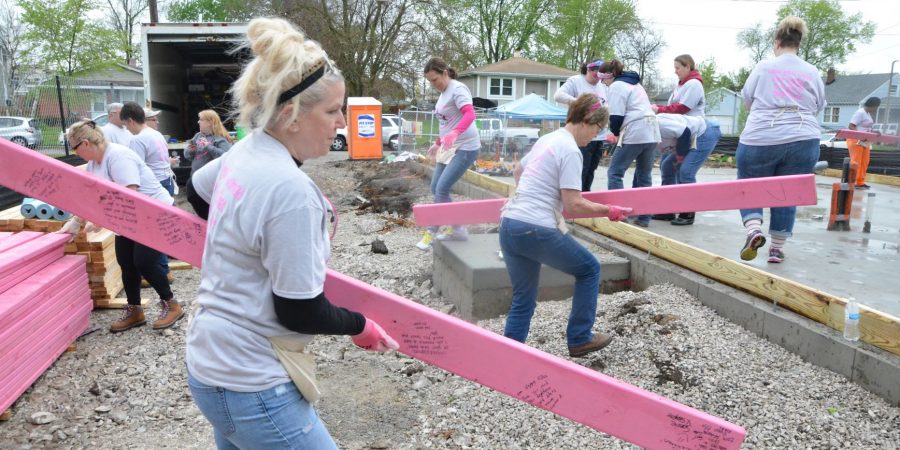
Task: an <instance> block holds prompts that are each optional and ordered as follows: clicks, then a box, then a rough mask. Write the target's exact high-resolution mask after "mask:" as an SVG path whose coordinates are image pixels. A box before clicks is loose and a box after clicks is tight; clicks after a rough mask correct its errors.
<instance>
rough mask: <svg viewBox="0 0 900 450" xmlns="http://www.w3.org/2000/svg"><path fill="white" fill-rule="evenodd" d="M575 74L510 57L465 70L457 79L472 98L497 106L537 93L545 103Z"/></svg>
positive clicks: (524, 59)
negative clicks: (486, 100) (489, 101)
mask: <svg viewBox="0 0 900 450" xmlns="http://www.w3.org/2000/svg"><path fill="white" fill-rule="evenodd" d="M576 73H577V72H575V71H572V70H568V69H562V68H559V67H556V66H551V65H549V64H544V63H539V62H537V61H532V60H530V59H526V58H519V57H513V58H509V59H505V60H503V61H499V62H496V63H493V64H488V65H485V66H481V67H476V68H474V69H471V70H466V71H464V72H462V73H460V74H459V75H458V77H457V79H458V80H459V81H460V82H462V83H463V84H465V85H466V86H468V87H469V90H470V91H472V96H473V97H481V98H486V99H488V100H493V101H496V102H497V104H498V105H502V104H504V103H509V102H511V101H513V100H518V99H520V98H522V97H524V96H526V95H528V94H537V95H539V96H541V97H543V98H544V99H545V100H549V99H552V98H553V94H555V93H556V90H557V89H559V87H560V86H562V85H563V83H565V82H566V80H567V79H568V78H569V77H571V76H572V75H575V74H576Z"/></svg>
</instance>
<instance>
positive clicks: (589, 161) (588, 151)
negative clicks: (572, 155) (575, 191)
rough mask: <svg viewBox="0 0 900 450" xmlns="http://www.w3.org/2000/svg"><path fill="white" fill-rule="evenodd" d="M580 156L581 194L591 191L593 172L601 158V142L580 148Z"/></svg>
mask: <svg viewBox="0 0 900 450" xmlns="http://www.w3.org/2000/svg"><path fill="white" fill-rule="evenodd" d="M579 150H581V156H582V162H583V165H582V166H581V192H588V191H590V190H591V184H593V183H594V172H595V171H596V170H597V166H599V165H600V158H602V157H603V141H591V142H589V143H588V145H585V146H584V147H581V148H580V149H579Z"/></svg>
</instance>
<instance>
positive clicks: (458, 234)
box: [434, 227, 469, 241]
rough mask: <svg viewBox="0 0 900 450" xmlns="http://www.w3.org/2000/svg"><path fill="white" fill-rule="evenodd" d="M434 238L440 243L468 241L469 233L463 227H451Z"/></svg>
mask: <svg viewBox="0 0 900 450" xmlns="http://www.w3.org/2000/svg"><path fill="white" fill-rule="evenodd" d="M434 238H435V239H437V240H439V241H468V240H469V231H468V230H466V229H465V228H463V227H459V228H456V227H450V228H447V229H446V230H444V231H442V232H440V233H438V234H437V236H435V237H434Z"/></svg>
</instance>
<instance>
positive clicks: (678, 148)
mask: <svg viewBox="0 0 900 450" xmlns="http://www.w3.org/2000/svg"><path fill="white" fill-rule="evenodd" d="M690 151H691V129H690V128H687V127H685V128H684V133H681V136H678V139H677V140H676V141H675V154H676V155H679V156H685V155H687V154H688V152H690Z"/></svg>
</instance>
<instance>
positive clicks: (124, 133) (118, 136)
mask: <svg viewBox="0 0 900 450" xmlns="http://www.w3.org/2000/svg"><path fill="white" fill-rule="evenodd" d="M100 130H101V131H103V136H105V137H106V140H107V141H108V142H112V143H114V144H119V145H124V146H126V147H128V144H130V143H131V136H132V135H131V132H130V131H128V130H126V129H125V128H122V127H117V126H115V125H114V124H113V123H112V122H110V123H107V124H106V125H103V126H102V127H100Z"/></svg>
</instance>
